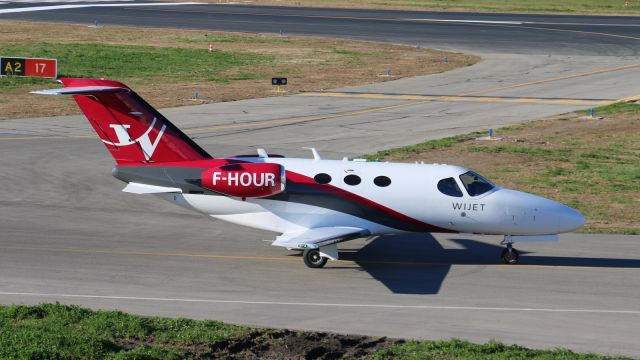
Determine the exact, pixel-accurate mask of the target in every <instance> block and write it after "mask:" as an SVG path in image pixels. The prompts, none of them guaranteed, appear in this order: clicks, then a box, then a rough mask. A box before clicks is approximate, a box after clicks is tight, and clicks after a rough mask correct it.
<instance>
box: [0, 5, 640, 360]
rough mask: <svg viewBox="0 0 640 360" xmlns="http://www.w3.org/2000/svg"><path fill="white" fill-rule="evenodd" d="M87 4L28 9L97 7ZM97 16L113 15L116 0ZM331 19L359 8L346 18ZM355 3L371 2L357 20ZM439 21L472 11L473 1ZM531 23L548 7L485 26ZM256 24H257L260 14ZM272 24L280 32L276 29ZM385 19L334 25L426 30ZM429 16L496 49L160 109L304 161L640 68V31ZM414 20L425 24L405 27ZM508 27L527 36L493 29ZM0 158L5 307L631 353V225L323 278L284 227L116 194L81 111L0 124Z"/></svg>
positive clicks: (528, 109)
mask: <svg viewBox="0 0 640 360" xmlns="http://www.w3.org/2000/svg"><path fill="white" fill-rule="evenodd" d="M190 6H191V5H190ZM211 8H215V9H223V8H225V7H222V6H220V7H217V6H211ZM228 8H229V9H233V10H234V11H236V10H237V9H240V10H242V11H249V10H246V9H251V10H250V11H258V10H260V9H259V8H252V7H246V8H245V7H228ZM89 9H92V8H83V9H77V10H73V11H71V10H65V11H63V12H56V11H42V12H29V13H21V14H22V15H20V16H43V17H44V16H49V17H51V16H55V17H57V19H58V20H65V21H73V20H72V19H70V18H69V17H71V16H84V18H85V20H86V19H87V18H90V17H89V15H87V14H86V13H84V12H85V11H89ZM109 9H112V8H109ZM171 9H190V8H189V7H186V8H183V7H182V6H179V7H175V8H174V7H172V8H171ZM267 10H268V11H273V10H272V9H269V8H267V9H266V10H265V11H267ZM91 11H94V12H93V13H91V14H96V13H97V12H95V9H94V10H91ZM109 11H111V10H109ZM113 11H121V14H124V13H125V11H123V9H120V8H113ZM130 11H133V10H130ZM155 11H158V10H155V9H154V10H153V11H151V12H152V13H153V14H154V16H148V17H147V16H142V15H140V14H142V12H140V13H138V14H137V15H140V16H142V17H140V19H141V20H140V21H141V23H140V24H144V25H148V24H145V23H142V22H143V21H151V19H154V18H157V17H158V16H160V14H161V13H156V12H155ZM295 11H297V10H292V9H284V10H282V12H283V14H287V13H289V12H293V13H295ZM300 11H303V10H300ZM304 11H308V12H316V11H319V10H313V11H312V10H304ZM327 11H328V10H327ZM76 12H78V14H76ZM99 12H101V13H105V14H107V12H106V10H105V9H101V10H100V11H99ZM331 12H340V13H339V14H337V15H338V16H342V17H345V16H350V17H353V16H354V14H353V13H352V12H350V11H343V10H340V11H338V10H331ZM364 13H367V14H368V13H369V12H359V13H357V14H356V15H357V16H358V17H363V16H365V15H366V14H364ZM372 13H375V14H376V16H378V17H381V16H386V17H393V16H397V14H398V12H380V14H379V13H378V12H372ZM109 14H112V13H109ZM132 14H133V13H132ZM162 14H164V15H162V16H167V25H172V26H173V25H175V23H173V22H172V20H171V19H173V18H174V17H175V18H183V17H184V18H185V19H191V18H190V17H188V16H187V15H184V14H180V15H176V14H173V13H170V12H167V13H164V12H163V13H162ZM172 14H173V15H172ZM381 14H382V15H381ZM403 14H404V13H403ZM334 15H336V14H334ZM2 16H5V15H2ZM122 16H124V18H122V19H123V20H122V21H123V22H124V20H127V19H128V20H127V21H133V20H132V19H133V16H134V15H131V17H129V16H128V15H126V14H125V15H122ZM189 16H191V15H189ZM193 16H198V15H193ZM208 16H209V15H208ZM211 16H212V15H211ZM220 16H222V15H220ZM332 16H333V15H332ZM420 16H422V15H420ZM429 16H442V17H458V16H459V17H461V18H463V19H471V18H473V19H477V15H474V14H471V15H469V14H442V15H438V14H433V15H432V14H430V15H429ZM63 17H64V18H63ZM325 17H326V16H325ZM531 17H533V18H536V19H538V18H537V17H536V16H534V15H527V16H524V17H523V18H521V19H520V18H519V19H515V18H513V17H507V16H506V15H491V16H489V17H487V18H486V19H488V20H491V21H525V20H526V21H528V20H529V19H530V18H531ZM114 18H115V17H114ZM225 18H226V19H227V20H225V21H226V22H225V21H220V22H217V21H211V24H216V26H223V27H226V26H230V28H229V29H234V28H233V27H231V25H229V24H232V23H234V21H235V20H234V19H236V17H234V16H231V15H229V14H227V15H225ZM269 18H270V17H261V18H260V19H269ZM293 18H294V20H295V19H297V20H299V21H302V19H298V17H296V16H293ZM498 18H500V19H499V20H498ZM212 19H213V17H212ZM240 19H242V17H240ZM486 19H485V20H486ZM553 19H554V18H553V17H549V16H543V17H542V20H544V21H545V22H560V23H563V22H566V21H568V19H569V18H567V17H560V18H558V19H557V20H553ZM571 19H573V18H571ZM633 19H635V18H633ZM48 20H51V18H48ZM297 20H296V21H297ZM542 20H539V21H542ZM590 20H591V19H590ZM156 21H157V20H156ZM187 21H190V20H185V22H187ZM264 21H266V20H262V22H256V26H265V25H264ZM292 21H293V20H289V22H292ZM307 21H308V23H309V24H312V23H313V22H312V20H309V19H308V18H307ZM313 21H320V20H313ZM322 21H323V23H321V25H319V26H315V27H313V26H309V27H308V28H309V29H312V30H313V31H314V32H315V33H322V34H323V35H331V33H332V32H336V31H338V30H337V29H339V27H337V26H335V23H337V24H345V23H346V24H350V23H353V24H355V25H350V26H358V27H360V29H366V27H362V26H364V25H363V24H365V23H367V21H364V20H352V21H348V20H346V19H342V20H341V19H337V20H327V19H325V18H323V20H322ZM368 21H372V22H373V20H368ZM572 21H573V20H572ZM575 21H576V22H579V21H581V20H580V19H578V20H575ZM634 21H635V22H634ZM278 22H280V21H278ZM593 22H600V23H602V24H618V25H616V26H613V25H611V26H610V28H611V29H617V30H611V29H609V28H606V29H605V28H604V26H603V28H602V30H603V31H606V32H609V31H611V32H612V33H613V34H615V35H622V36H628V35H630V34H629V33H628V31H631V30H630V29H631V27H627V26H626V25H625V24H631V25H633V24H635V23H637V21H636V20H633V21H631V20H629V21H626V20H624V18H620V19H618V18H597V20H596V19H593ZM274 23H275V22H274ZM274 23H272V24H271V25H270V29H271V30H269V31H274V29H275V26H277V25H275V24H274ZM386 23H387V22H385V24H386ZM388 23H389V24H393V25H388V26H389V29H392V30H389V32H388V33H387V34H386V35H385V34H382V33H383V31H382V30H380V31H373V30H372V29H373V28H375V24H378V25H379V22H378V23H376V22H373V23H372V24H371V25H368V26H369V30H368V31H369V35H367V34H366V31H365V30H361V31H363V34H360V35H359V34H358V32H357V31H356V30H354V28H348V29H347V30H344V29H342V30H341V31H340V32H341V35H342V36H355V37H360V36H362V37H367V38H369V39H375V40H391V41H399V39H404V40H403V42H406V43H412V42H413V41H415V38H414V37H412V36H414V35H415V33H416V30H415V29H416V28H417V25H416V23H415V22H411V21H409V22H403V21H400V22H398V21H388ZM418 24H422V22H419V23H418ZM429 24H430V25H428V27H425V29H433V28H435V27H437V26H447V27H449V26H451V27H452V28H457V29H459V30H453V31H452V32H451V33H450V34H449V35H447V36H448V37H449V40H450V41H448V45H447V46H449V47H450V48H455V49H459V50H467V51H468V50H469V49H472V48H479V47H481V46H486V47H485V48H484V49H485V51H482V56H483V58H484V61H483V62H481V63H479V64H477V65H474V66H472V67H468V68H464V69H458V70H454V71H451V72H448V73H444V74H436V75H431V76H425V77H418V78H411V79H401V80H397V81H391V82H386V83H381V84H371V85H363V86H358V87H350V88H343V89H331V90H330V91H327V92H317V93H310V94H302V95H300V96H286V97H274V98H266V99H255V100H246V101H238V102H230V103H221V104H210V105H202V106H194V107H188V108H176V109H165V110H163V113H164V114H165V115H167V117H169V118H170V119H171V120H172V121H173V122H174V123H175V124H176V125H177V126H178V127H180V128H182V129H185V130H186V132H187V133H188V134H189V135H190V136H192V137H194V138H195V139H196V141H197V142H198V143H199V144H201V145H202V146H203V147H204V148H205V149H206V150H208V151H210V152H211V153H212V154H214V155H231V154H235V153H247V152H252V151H255V147H258V146H259V147H266V148H267V149H268V150H269V151H270V152H281V153H285V154H286V155H290V156H309V157H310V156H311V154H310V152H309V151H308V150H304V149H301V147H303V146H315V147H317V148H318V149H319V150H320V152H321V154H323V155H324V156H325V157H327V158H340V157H342V156H358V155H361V154H364V153H370V152H373V151H377V150H380V149H384V148H388V147H391V146H399V145H406V144H412V143H416V142H418V141H422V140H424V139H429V138H436V137H441V136H447V135H452V134H459V133H466V132H469V131H472V130H483V129H488V128H489V127H498V126H500V125H504V124H512V123H517V122H521V121H526V120H533V119H537V118H540V117H544V116H547V115H552V114H557V113H561V112H566V111H570V110H574V109H579V108H585V107H590V106H597V104H600V103H608V102H610V101H613V100H616V99H620V98H625V97H630V96H636V95H638V94H640V91H639V89H638V88H637V81H632V80H633V79H640V59H638V57H637V52H638V49H639V47H640V44H639V43H640V42H638V41H635V42H634V40H632V39H627V38H622V37H604V38H606V39H607V40H606V41H605V40H597V39H599V37H598V36H595V35H593V36H591V35H585V34H581V35H578V34H579V33H573V32H567V33H566V34H567V35H566V36H570V38H567V39H558V38H556V40H553V41H552V39H551V38H546V39H545V40H541V39H543V38H544V36H545V35H540V34H537V33H536V34H534V35H531V37H525V38H524V39H525V40H526V39H529V40H527V41H528V42H527V41H525V42H524V43H522V42H521V41H520V40H522V39H523V38H517V37H518V36H521V35H518V34H519V32H518V31H515V32H514V30H513V29H507V30H508V31H503V34H502V35H500V36H502V37H497V38H495V39H493V40H487V39H485V40H484V42H481V41H479V40H478V41H479V42H478V43H476V44H471V42H470V41H469V39H468V38H467V35H465V34H468V31H467V32H465V31H464V30H462V29H465V26H468V25H465V24H463V23H460V24H445V25H442V24H440V23H438V24H437V25H436V23H435V22H430V23H429ZM178 25H179V24H178ZM197 25H198V24H197V23H196V22H193V23H192V26H197ZM176 26H177V25H176ZM345 26H349V25H345ZM429 26H433V28H431V27H429ZM559 26H563V27H565V28H566V27H567V25H559ZM571 26H575V27H577V28H579V29H580V31H583V30H585V31H586V29H585V28H580V27H579V26H581V25H571ZM212 27H213V26H212ZM212 27H206V28H212ZM496 28H497V27H496ZM352 30H353V31H352ZM485 30H486V31H488V32H489V33H490V34H491V32H492V31H497V30H495V29H494V28H491V29H485ZM247 31H249V30H247ZM251 31H253V30H251ZM275 31H277V30H275ZM309 31H311V30H309ZM410 33H414V35H407V37H406V38H403V36H404V35H405V34H410ZM534 33H535V32H534ZM542 33H544V32H542ZM564 33H565V32H562V34H564ZM347 34H348V35H347ZM389 34H392V35H391V37H390V38H388V39H387V38H385V36H387V35H389ZM510 34H511V35H510ZM569 34H570V35H569ZM470 36H475V35H470ZM509 36H513V37H515V39H520V40H509V41H506V40H505V41H501V40H500V39H506V38H509ZM557 36H559V35H556V37H557ZM631 36H633V34H631ZM581 37H584V38H585V39H583V41H585V42H586V41H587V40H588V41H595V42H596V43H597V42H598V41H601V42H602V43H601V44H600V45H601V46H597V47H595V48H594V49H592V51H590V52H591V53H590V54H589V55H586V54H585V53H583V48H582V47H581V46H580V41H581V40H580V38H581ZM423 39H424V37H423ZM432 39H433V42H429V41H431V40H429V41H425V46H436V45H438V44H441V43H443V42H444V40H441V39H440V40H439V38H438V36H434V37H433V38H432ZM443 39H444V38H443ZM535 39H538V40H535ZM565 40H567V41H571V43H565V42H564V41H565ZM574 40H575V41H576V42H575V43H574V42H573V41H574ZM523 41H524V40H523ZM537 41H539V42H537ZM545 42H546V44H545ZM491 44H493V45H491ZM532 44H534V45H532ZM535 44H538V45H535ZM505 49H510V51H506V52H505V51H503V50H505ZM0 152H1V153H2V154H3V156H2V157H0V166H1V167H2V169H3V171H2V172H1V173H0V184H2V188H3V191H2V192H1V193H0V214H1V216H0V228H1V229H2V233H1V234H2V235H1V237H0V274H2V275H1V276H0V302H1V303H38V302H43V301H60V302H63V303H74V304H83V305H87V306H91V307H93V308H104V309H114V308H117V309H121V310H124V311H131V312H135V313H140V314H148V315H166V316H188V317H194V318H207V319H219V320H224V321H229V322H233V323H242V324H250V325H259V326H276V327H288V328H294V329H313V330H330V331H336V332H344V333H347V332H349V333H360V334H370V335H379V336H391V337H404V338H423V339H437V338H451V337H456V338H463V339H469V340H473V341H488V340H490V339H496V340H500V341H504V342H507V343H518V344H521V345H525V346H531V347H536V348H553V347H568V348H571V349H574V350H577V351H592V352H598V353H609V354H626V355H630V356H635V357H638V356H640V344H639V343H638V341H637V334H638V333H639V331H640V325H638V324H640V321H639V320H640V303H639V302H638V299H639V298H640V276H639V275H640V236H622V235H605V234H602V235H585V234H568V235H563V236H561V241H560V242H559V243H552V244H519V245H518V246H517V248H518V249H519V250H520V251H521V253H523V255H522V258H521V261H522V264H520V265H517V266H506V265H501V264H500V263H499V259H498V256H499V252H500V247H499V246H498V243H499V241H500V239H498V238H496V237H480V236H473V237H470V236H463V235H454V236H451V235H437V234H436V235H434V236H431V235H427V234H423V235H410V236H396V237H387V238H378V239H375V240H372V241H368V242H365V241H364V240H357V241H354V242H348V243H345V244H344V246H342V247H341V257H342V258H343V260H344V261H339V262H333V263H330V264H329V265H328V267H327V268H325V269H322V270H319V271H318V270H311V269H307V268H306V267H305V266H304V265H303V264H302V260H301V259H300V258H299V257H298V256H296V254H291V253H288V252H286V251H283V250H282V249H279V248H274V247H271V246H270V244H269V243H268V242H264V241H263V240H269V239H273V238H274V236H275V234H271V233H266V232H263V231H257V230H251V229H247V228H242V227H238V226H234V225H230V224H226V223H223V222H219V221H216V222H212V221H209V220H207V219H205V218H204V217H202V216H200V215H197V214H194V213H190V212H187V211H186V210H182V209H181V208H177V207H173V206H171V205H170V204H168V203H167V204H165V203H164V202H162V201H161V200H160V199H157V198H155V197H151V196H134V195H131V194H124V193H122V192H120V189H121V188H122V187H123V184H122V183H120V182H119V181H117V180H116V179H115V178H113V177H111V175H110V169H111V167H112V166H113V164H112V160H111V158H110V157H109V155H108V153H107V152H106V151H105V150H104V148H103V147H102V145H100V142H99V140H98V139H96V137H95V135H93V133H92V132H91V131H90V128H89V125H88V123H87V122H86V120H84V119H83V118H82V117H80V116H69V117H59V118H45V119H24V120H8V121H3V122H0ZM476 170H478V171H480V172H482V171H481V169H476ZM358 249H359V251H356V250H358Z"/></svg>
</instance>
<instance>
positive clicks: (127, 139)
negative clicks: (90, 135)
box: [102, 118, 167, 160]
mask: <svg viewBox="0 0 640 360" xmlns="http://www.w3.org/2000/svg"><path fill="white" fill-rule="evenodd" d="M156 121H157V118H153V121H152V122H151V125H149V128H148V129H147V131H145V132H144V133H143V134H142V135H140V136H139V137H138V138H137V139H131V135H129V131H128V130H127V129H129V128H130V127H131V125H125V124H110V125H109V127H110V128H112V129H113V131H115V133H116V136H117V137H118V142H117V143H114V142H111V141H107V140H102V142H103V143H105V144H109V145H113V146H130V145H133V144H139V146H140V149H141V150H142V154H143V155H144V158H145V159H146V160H151V156H153V153H154V152H155V151H156V148H157V147H158V144H160V138H162V135H164V131H165V130H166V129H167V125H162V128H160V131H159V132H158V136H156V139H155V140H154V141H153V142H151V138H150V137H149V134H150V133H151V130H153V129H154V126H155V124H156Z"/></svg>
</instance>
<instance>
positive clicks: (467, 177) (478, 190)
mask: <svg viewBox="0 0 640 360" xmlns="http://www.w3.org/2000/svg"><path fill="white" fill-rule="evenodd" d="M460 181H462V184H463V185H464V187H465V189H467V193H469V195H470V196H478V195H482V194H484V193H486V192H489V191H491V190H493V188H494V187H495V185H493V184H492V183H491V181H489V180H487V179H485V178H483V177H482V176H480V175H478V174H476V173H474V172H473V171H468V172H466V173H464V174H462V175H460Z"/></svg>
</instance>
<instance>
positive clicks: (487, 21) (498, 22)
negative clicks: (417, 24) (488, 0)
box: [407, 19, 524, 25]
mask: <svg viewBox="0 0 640 360" xmlns="http://www.w3.org/2000/svg"><path fill="white" fill-rule="evenodd" d="M407 20H410V21H431V22H450V23H471V24H507V25H522V24H524V22H522V21H491V20H455V19H407Z"/></svg>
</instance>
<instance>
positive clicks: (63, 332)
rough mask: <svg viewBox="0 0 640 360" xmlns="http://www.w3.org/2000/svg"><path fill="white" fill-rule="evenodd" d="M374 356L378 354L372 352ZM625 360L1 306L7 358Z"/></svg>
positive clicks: (69, 308)
mask: <svg viewBox="0 0 640 360" xmlns="http://www.w3.org/2000/svg"><path fill="white" fill-rule="evenodd" d="M368 349H370V350H368ZM324 355H326V357H327V358H340V357H347V358H352V359H371V358H373V359H443V360H444V359H447V360H453V359H478V358H483V359H566V360H573V359H580V360H582V359H622V358H612V357H605V356H599V355H592V354H587V355H583V354H577V353H574V352H572V351H570V350H563V349H558V350H531V349H527V348H524V347H521V346H517V345H504V344H501V343H497V342H489V343H486V344H480V345H477V344H472V343H470V342H466V341H460V340H449V341H421V342H417V341H410V342H405V341H402V340H389V339H385V338H373V337H364V336H356V335H339V334H329V333H320V332H296V331H289V330H271V329H251V328H248V327H243V326H236V325H228V324H224V323H222V322H219V321H211V320H200V321H196V320H190V319H184V318H178V319H169V318H162V317H145V316H138V315H130V314H126V313H123V312H121V311H94V310H89V309H86V308H82V307H79V306H76V305H61V304H57V303H56V304H40V305H32V306H26V305H10V306H0V358H3V359H211V358H226V359H242V358H246V357H247V356H250V357H251V358H260V357H269V358H278V357H279V358H319V357H321V356H324Z"/></svg>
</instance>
